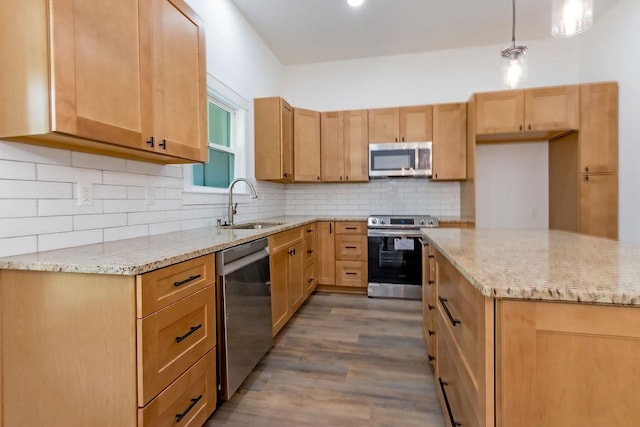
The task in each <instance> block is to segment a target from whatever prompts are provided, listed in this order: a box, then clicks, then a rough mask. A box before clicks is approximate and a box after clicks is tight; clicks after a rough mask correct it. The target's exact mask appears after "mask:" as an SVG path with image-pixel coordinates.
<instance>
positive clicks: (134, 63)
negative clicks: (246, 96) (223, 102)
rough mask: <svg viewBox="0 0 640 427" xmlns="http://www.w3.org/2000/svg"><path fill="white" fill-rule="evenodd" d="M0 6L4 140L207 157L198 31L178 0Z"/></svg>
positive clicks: (167, 159)
mask: <svg viewBox="0 0 640 427" xmlns="http://www.w3.org/2000/svg"><path fill="white" fill-rule="evenodd" d="M0 12H1V13H0V25H1V26H2V27H3V28H4V29H5V31H4V32H3V34H4V36H2V39H0V46H2V47H1V48H0V61H2V62H3V63H4V64H7V66H5V67H3V70H2V73H3V79H1V80H0V93H2V94H3V96H2V100H1V101H0V103H1V104H0V137H2V138H3V139H6V140H15V141H20V142H28V143H35V144H40V145H47V146H51V147H56V148H64V149H72V150H78V151H87V152H93V153H97V154H108V155H113V156H119V157H126V158H135V159H146V160H151V161H158V162H164V163H171V162H181V163H183V162H184V161H185V160H193V161H206V159H207V153H208V151H207V144H206V116H205V102H206V87H205V85H206V79H205V58H204V35H203V32H202V24H201V21H200V20H199V18H198V17H197V15H196V14H195V13H194V12H193V11H192V10H191V9H190V8H189V7H188V6H187V5H186V3H184V2H183V1H182V0H171V1H170V0H163V1H157V2H140V3H138V2H132V1H124V0H118V1H115V2H110V3H108V4H107V3H105V4H102V5H96V4H95V2H90V1H81V0H60V1H56V2H54V3H52V4H51V5H50V7H48V6H47V3H42V2H14V3H4V4H3V5H2V6H0ZM48 24H49V25H48ZM9 37H10V39H9ZM27 94H28V96H27ZM147 141H149V143H147Z"/></svg>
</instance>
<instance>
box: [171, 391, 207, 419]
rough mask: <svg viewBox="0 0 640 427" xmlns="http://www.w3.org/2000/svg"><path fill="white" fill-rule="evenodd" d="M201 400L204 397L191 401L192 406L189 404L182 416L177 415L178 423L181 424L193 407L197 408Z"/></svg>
mask: <svg viewBox="0 0 640 427" xmlns="http://www.w3.org/2000/svg"><path fill="white" fill-rule="evenodd" d="M200 399H202V395H200V396H198V397H196V398H195V399H191V404H189V406H187V409H185V410H184V411H182V413H180V414H176V422H177V423H179V422H180V421H182V419H183V418H184V417H186V416H187V414H188V413H189V411H190V410H191V409H193V407H194V406H196V404H197V403H198V402H200Z"/></svg>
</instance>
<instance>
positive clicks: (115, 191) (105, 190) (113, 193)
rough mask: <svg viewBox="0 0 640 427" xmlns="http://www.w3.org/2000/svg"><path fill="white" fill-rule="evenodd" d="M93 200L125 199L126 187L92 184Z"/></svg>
mask: <svg viewBox="0 0 640 427" xmlns="http://www.w3.org/2000/svg"><path fill="white" fill-rule="evenodd" d="M74 190H75V189H74ZM93 198H94V199H126V198H127V187H125V186H122V185H103V184H93Z"/></svg>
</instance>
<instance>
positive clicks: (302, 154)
mask: <svg viewBox="0 0 640 427" xmlns="http://www.w3.org/2000/svg"><path fill="white" fill-rule="evenodd" d="M293 180H294V181H306V182H312V181H320V113H318V112H317V111H311V110H305V109H302V108H294V109H293Z"/></svg>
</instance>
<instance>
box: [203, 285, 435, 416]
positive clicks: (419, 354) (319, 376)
mask: <svg viewBox="0 0 640 427" xmlns="http://www.w3.org/2000/svg"><path fill="white" fill-rule="evenodd" d="M420 307H421V306H420V302H419V301H407V300H388V299H370V298H367V297H365V296H355V295H338V294H315V295H312V296H311V297H310V298H309V300H308V301H307V302H306V303H305V305H304V306H303V307H302V308H300V310H298V313H297V314H296V315H295V316H294V317H293V318H292V319H291V320H290V321H289V323H288V324H287V326H285V327H284V328H283V329H282V331H281V332H280V333H279V334H278V336H277V337H276V344H275V346H274V347H273V349H272V350H271V352H270V353H269V354H268V355H267V356H266V357H265V358H264V359H263V360H262V361H261V362H260V364H259V365H258V366H257V367H256V369H255V370H254V371H253V373H252V374H251V375H250V376H249V377H248V378H247V380H246V381H245V382H244V384H243V385H242V386H241V387H240V389H239V390H238V392H237V393H236V394H235V395H234V396H233V397H232V399H231V400H229V401H228V402H225V403H224V404H223V405H222V406H221V407H220V408H218V410H217V411H216V412H215V413H214V414H213V416H212V417H211V418H210V419H209V420H208V421H207V423H206V424H205V427H213V426H251V427H254V426H279V427H287V426H296V427H302V426H349V427H352V426H389V427H396V426H397V427H412V426H420V427H431V426H434V427H440V426H444V419H443V416H442V411H441V409H440V406H439V403H438V401H437V397H436V393H435V387H434V385H433V378H432V374H431V370H430V368H429V366H428V363H427V360H426V352H425V346H424V342H423V339H422V332H421V308H420Z"/></svg>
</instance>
